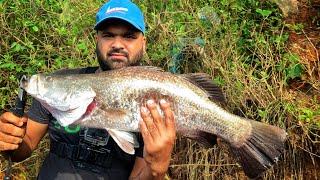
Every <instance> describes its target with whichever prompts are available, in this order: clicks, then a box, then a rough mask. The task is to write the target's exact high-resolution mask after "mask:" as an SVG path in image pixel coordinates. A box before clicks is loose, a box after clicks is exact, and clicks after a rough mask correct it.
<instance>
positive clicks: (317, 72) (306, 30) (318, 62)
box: [286, 0, 320, 91]
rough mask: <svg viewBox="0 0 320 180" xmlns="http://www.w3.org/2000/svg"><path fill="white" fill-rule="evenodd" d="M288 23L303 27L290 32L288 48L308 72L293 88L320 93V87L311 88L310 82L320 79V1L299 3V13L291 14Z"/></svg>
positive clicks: (287, 19)
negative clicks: (312, 89)
mask: <svg viewBox="0 0 320 180" xmlns="http://www.w3.org/2000/svg"><path fill="white" fill-rule="evenodd" d="M286 22H287V23H288V24H291V25H292V26H297V25H303V26H302V27H303V28H302V29H299V30H297V31H294V30H289V33H290V35H289V44H288V47H289V49H290V50H291V52H293V53H295V54H297V55H299V57H300V61H301V62H300V63H302V64H304V65H305V67H306V72H307V73H306V76H305V77H303V78H302V79H300V80H299V81H298V82H292V84H291V87H292V88H295V89H296V88H297V89H300V90H306V88H307V90H310V88H314V90H317V91H320V89H319V88H320V87H317V86H316V87H310V82H315V81H319V79H320V0H311V1H308V0H302V1H299V2H298V11H297V13H294V14H290V15H289V16H288V17H287V18H286ZM313 86H314V85H313ZM308 87H309V88H308Z"/></svg>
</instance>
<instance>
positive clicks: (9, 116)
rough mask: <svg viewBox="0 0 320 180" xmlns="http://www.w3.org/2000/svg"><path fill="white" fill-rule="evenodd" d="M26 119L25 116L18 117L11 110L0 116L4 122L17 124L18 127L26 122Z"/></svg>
mask: <svg viewBox="0 0 320 180" xmlns="http://www.w3.org/2000/svg"><path fill="white" fill-rule="evenodd" d="M27 120H28V119H27V118H26V117H22V118H19V117H17V116H15V115H14V114H13V113H11V112H6V113H4V114H2V116H1V118H0V121H2V122H4V123H10V124H14V125H15V126H18V127H21V126H23V125H24V123H25V122H27Z"/></svg>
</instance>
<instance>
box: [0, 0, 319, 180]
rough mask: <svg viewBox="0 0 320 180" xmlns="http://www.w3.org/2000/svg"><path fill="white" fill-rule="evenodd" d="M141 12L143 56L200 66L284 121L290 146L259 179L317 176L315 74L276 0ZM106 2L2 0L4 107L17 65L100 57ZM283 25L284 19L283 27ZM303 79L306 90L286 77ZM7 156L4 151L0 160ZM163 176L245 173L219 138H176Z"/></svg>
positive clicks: (265, 114)
mask: <svg viewBox="0 0 320 180" xmlns="http://www.w3.org/2000/svg"><path fill="white" fill-rule="evenodd" d="M136 2H138V4H139V5H140V7H141V8H142V9H143V10H144V11H145V12H146V22H147V26H148V27H147V34H146V36H147V40H148V49H147V52H148V53H147V56H146V57H145V58H144V64H148V65H155V66H160V67H163V68H164V69H166V70H168V71H172V72H175V73H187V72H206V73H208V74H210V75H211V76H212V79H213V81H214V82H216V83H217V84H218V85H220V86H221V88H222V89H223V90H224V93H225V95H226V97H227V102H228V105H227V109H228V110H229V111H231V112H234V113H237V114H239V115H242V116H245V117H248V118H253V119H256V120H259V121H263V122H267V123H270V124H274V125H277V126H280V127H282V128H285V129H286V130H287V132H288V135H289V136H288V137H289V139H288V142H287V150H286V152H285V154H284V156H283V157H281V159H280V162H279V163H278V164H277V165H275V167H274V168H273V169H272V170H270V171H269V172H268V173H267V174H266V175H265V177H264V179H293V178H296V179H306V178H310V177H315V178H316V177H320V176H319V172H317V170H316V168H319V161H320V160H319V156H320V152H319V149H320V148H319V139H320V137H319V135H318V134H319V127H320V124H319V122H320V103H319V95H318V94H317V93H314V92H316V90H317V88H318V90H319V87H320V86H319V83H318V82H317V81H315V79H316V78H315V77H310V76H309V73H308V64H305V63H303V62H302V61H301V58H300V57H299V56H298V55H296V54H294V53H292V52H290V51H289V50H288V48H287V40H288V36H289V35H288V31H290V30H292V28H293V29H294V31H297V30H299V31H301V29H303V26H301V25H299V26H297V25H296V26H289V25H287V24H285V23H284V22H283V20H282V15H281V13H280V11H279V10H278V8H277V7H276V6H275V4H272V3H269V2H266V1H263V2H261V1H258V0H248V1H241V0H222V1H205V0H199V1H195V0H193V1H191V0H187V1H182V0H167V1H155V0H154V1H150V0H144V1H142V0H140V1H136ZM102 3H103V1H95V0H83V1H74V0H69V1H68V0H66V1H63V0H46V1H40V0H32V1H29V0H8V1H0V27H1V28H0V85H1V88H0V97H1V98H0V99H1V101H0V106H1V109H3V110H8V109H9V108H10V106H12V105H13V102H14V98H15V97H16V96H17V90H16V89H17V87H18V77H19V75H21V74H28V75H30V74H34V73H40V72H50V71H54V70H56V69H60V68H74V67H83V66H88V65H90V66H93V65H97V62H96V59H95V52H94V49H95V38H94V34H95V32H94V31H93V25H94V23H95V19H94V18H95V12H96V11H97V8H98V7H99V6H100V5H101V4H102ZM288 27H289V28H288ZM297 79H303V80H304V81H305V82H307V83H309V84H310V85H311V87H312V88H311V89H313V90H312V91H299V90H294V89H292V88H290V84H291V83H292V82H293V81H295V80H297ZM47 152H48V144H47V140H44V141H42V143H41V144H40V147H39V149H38V150H37V151H36V152H34V153H33V155H32V157H30V158H29V159H27V160H26V161H24V162H23V163H20V164H16V165H15V167H14V172H15V174H16V175H17V179H34V178H35V177H36V174H37V172H38V171H39V167H40V166H41V162H42V159H43V157H44V156H45V154H46V153H47ZM4 165H5V163H4V161H3V159H1V164H0V168H1V170H3V169H4V167H5V166H4ZM168 177H170V178H172V179H199V178H200V179H213V178H215V179H223V178H224V179H243V177H244V174H243V172H242V171H241V168H240V167H239V166H238V165H237V164H236V162H235V161H234V160H233V159H232V158H230V154H229V153H228V151H227V150H226V148H225V147H214V148H212V149H204V148H202V147H200V146H198V145H197V144H196V143H195V142H194V141H190V140H186V139H184V138H179V139H178V141H177V144H176V146H175V151H174V155H173V157H172V163H171V167H170V171H169V173H168Z"/></svg>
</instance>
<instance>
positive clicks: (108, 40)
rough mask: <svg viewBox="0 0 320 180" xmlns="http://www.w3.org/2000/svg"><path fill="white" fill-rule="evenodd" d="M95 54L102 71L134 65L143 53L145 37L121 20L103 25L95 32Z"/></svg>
mask: <svg viewBox="0 0 320 180" xmlns="http://www.w3.org/2000/svg"><path fill="white" fill-rule="evenodd" d="M96 39H97V45H96V53H97V58H98V61H99V64H100V67H101V69H102V70H108V69H119V68H123V67H126V66H130V65H136V64H138V63H139V61H140V60H141V58H142V56H143V54H144V52H145V44H146V42H145V37H144V36H143V34H142V33H141V32H140V31H137V30H136V29H135V28H134V27H133V26H132V25H130V24H129V23H126V22H125V21H121V20H112V21H108V22H106V23H105V25H104V26H103V27H101V28H99V30H98V32H97V37H96Z"/></svg>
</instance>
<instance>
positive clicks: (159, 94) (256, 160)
mask: <svg viewBox="0 0 320 180" xmlns="http://www.w3.org/2000/svg"><path fill="white" fill-rule="evenodd" d="M206 78H207V77H206V76H204V75H203V74H191V75H181V76H178V75H174V74H171V73H168V72H163V71H159V70H158V69H156V68H152V67H128V68H122V69H119V70H112V71H106V72H101V73H96V74H80V75H79V74H77V75H49V76H43V75H41V74H40V75H34V76H32V77H31V78H30V79H29V80H28V81H25V82H23V83H22V84H21V86H22V87H23V88H24V89H25V90H26V91H27V92H28V93H29V94H30V95H32V96H33V97H34V98H36V99H37V100H38V101H40V102H41V103H42V104H43V106H44V107H46V108H47V109H48V110H49V111H50V112H51V113H52V115H53V116H54V117H55V118H56V119H57V120H58V121H59V122H60V123H61V124H62V125H69V124H72V123H75V122H77V123H79V124H80V125H83V126H88V127H95V128H105V129H107V130H108V132H109V133H110V134H111V135H112V137H113V138H117V131H126V132H134V131H139V127H138V124H139V121H140V119H141V117H140V107H142V106H145V103H146V101H147V100H148V99H154V100H155V101H156V102H158V101H159V100H160V99H165V100H166V101H169V102H170V104H171V106H172V109H173V110H174V115H175V122H176V127H177V132H178V133H182V134H184V135H186V136H188V137H191V138H194V139H198V138H199V139H201V138H202V141H208V139H205V138H203V137H204V136H205V135H211V134H212V135H216V136H218V137H220V138H222V139H223V140H224V141H226V142H228V143H229V144H230V148H231V150H232V151H233V153H234V154H235V155H236V156H239V157H238V158H239V161H240V163H241V164H242V166H243V167H244V171H245V172H246V174H247V175H248V176H249V177H256V176H258V175H259V174H261V172H263V171H264V170H266V169H267V168H269V167H270V166H271V165H272V164H273V163H274V162H275V161H276V159H277V158H278V156H279V155H280V154H281V152H282V150H283V148H284V145H283V142H284V141H285V138H286V133H285V131H283V130H282V129H280V128H278V127H275V126H271V125H267V124H263V123H260V122H256V121H252V120H247V119H244V118H241V117H239V116H236V115H233V114H231V113H229V112H227V111H225V110H224V109H223V108H221V107H220V106H219V105H218V104H217V103H215V102H214V101H212V96H213V97H214V96H216V97H217V99H218V98H219V96H222V94H221V93H219V91H216V89H215V87H214V86H212V85H211V89H210V88H209V89H208V88H207V89H206V87H204V86H206V85H208V86H210V80H208V79H206ZM201 83H202V84H201ZM199 85H201V86H202V87H199ZM210 90H211V91H210ZM215 93H216V94H215ZM114 130H115V131H114ZM186 132H191V133H190V134H191V136H190V135H188V133H186ZM192 132H195V133H192ZM125 137H127V136H125ZM129 141H130V142H133V144H135V140H134V138H133V139H131V140H129ZM208 143H209V144H210V142H208ZM133 146H135V145H133ZM120 147H121V146H120ZM124 150H125V149H124ZM242 156H247V157H242ZM248 157H249V160H248ZM250 158H251V159H250ZM257 166H258V167H259V168H258V170H252V169H251V168H256V167H257Z"/></svg>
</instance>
